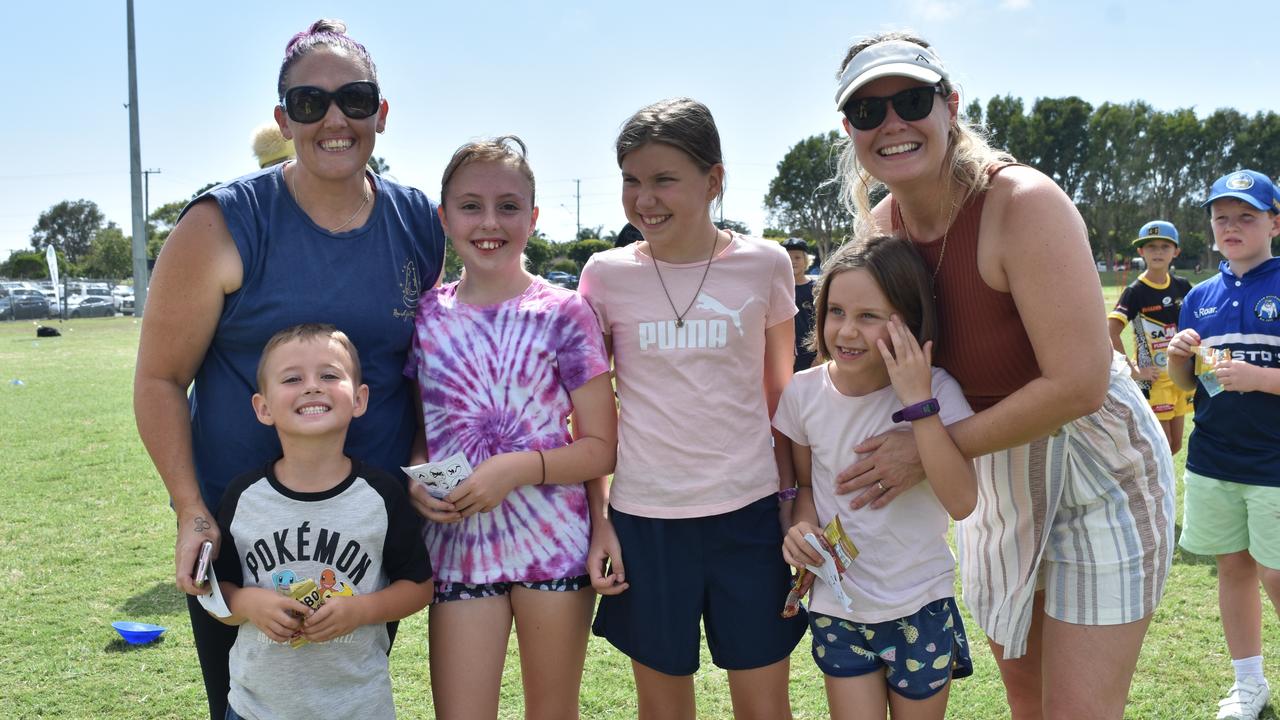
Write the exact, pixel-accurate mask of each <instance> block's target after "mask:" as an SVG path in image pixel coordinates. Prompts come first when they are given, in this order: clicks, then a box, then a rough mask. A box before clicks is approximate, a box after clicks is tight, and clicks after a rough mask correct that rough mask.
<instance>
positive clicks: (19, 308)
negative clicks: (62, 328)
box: [0, 287, 49, 320]
mask: <svg viewBox="0 0 1280 720" xmlns="http://www.w3.org/2000/svg"><path fill="white" fill-rule="evenodd" d="M47 317H49V301H48V300H46V299H45V297H44V295H43V294H42V293H41V292H40V291H39V290H35V289H32V288H28V287H13V288H3V289H0V319H3V320H27V319H31V318H47Z"/></svg>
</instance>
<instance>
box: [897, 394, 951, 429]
mask: <svg viewBox="0 0 1280 720" xmlns="http://www.w3.org/2000/svg"><path fill="white" fill-rule="evenodd" d="M941 409H942V407H941V406H940V405H938V398H929V399H928V400H922V401H920V402H918V403H916V404H914V405H908V406H906V407H904V408H902V409H901V410H899V411H898V412H896V413H894V414H893V421H894V422H896V423H898V422H902V421H903V420H923V419H925V418H927V417H929V416H930V415H937V414H938V411H939V410H941Z"/></svg>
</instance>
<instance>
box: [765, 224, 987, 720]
mask: <svg viewBox="0 0 1280 720" xmlns="http://www.w3.org/2000/svg"><path fill="white" fill-rule="evenodd" d="M820 288H821V289H820V290H819V292H818V299H817V302H816V303H815V306H814V310H815V319H816V323H815V330H814V339H813V345H814V347H813V349H814V351H815V352H817V354H818V357H819V358H821V359H822V360H824V361H825V362H823V363H822V364H820V365H818V366H817V367H813V368H810V369H808V370H804V371H802V372H800V373H797V374H796V376H795V377H794V378H793V379H792V380H791V384H790V385H788V386H787V389H786V390H785V391H784V392H783V394H782V401H781V403H779V405H778V412H777V414H776V415H774V418H773V424H774V427H776V428H777V429H778V430H780V431H782V433H783V434H784V435H786V437H787V438H790V441H791V442H790V444H791V455H792V461H793V462H794V465H795V475H796V481H797V488H798V491H799V496H798V497H797V498H796V504H795V508H794V513H793V522H794V524H793V525H792V527H791V530H790V531H788V532H787V538H786V541H785V543H784V545H783V554H784V556H785V557H786V558H787V562H789V563H791V564H792V565H794V566H795V567H797V568H803V567H805V566H807V565H813V566H819V565H822V558H821V556H820V555H819V554H818V552H817V551H816V550H815V549H814V548H813V547H812V546H811V545H810V544H809V543H808V542H807V541H806V539H805V536H806V535H810V534H812V535H813V536H814V537H815V539H817V538H822V537H823V530H822V529H823V528H824V527H826V526H827V524H828V523H830V522H831V521H832V520H833V518H840V520H841V523H842V525H843V527H844V529H845V532H846V533H847V534H848V536H849V538H850V539H851V540H852V541H853V543H854V545H855V546H856V547H857V549H858V551H859V552H858V555H857V556H856V557H855V558H854V559H853V562H852V563H851V564H850V565H849V567H848V569H847V570H846V571H845V574H844V577H843V579H842V581H841V583H840V587H839V588H832V587H830V586H828V585H826V583H825V582H816V583H814V588H813V598H812V600H811V602H810V604H809V625H810V627H811V629H812V631H813V659H814V662H816V663H817V665H818V667H819V669H821V670H822V672H823V674H825V675H826V686H827V701H828V703H829V704H830V706H831V717H833V718H858V717H881V718H882V717H884V716H885V713H886V711H890V713H891V714H892V715H893V716H894V717H899V716H910V717H913V718H942V717H943V716H944V715H945V714H946V710H947V696H948V694H949V691H950V683H951V679H952V678H953V677H965V676H967V675H971V674H972V673H973V663H972V662H970V659H969V647H968V640H967V638H966V637H965V634H964V625H963V623H962V622H961V620H960V612H959V608H958V607H957V605H956V600H955V598H954V597H953V596H954V594H955V590H954V588H955V564H956V561H955V558H954V557H953V556H952V555H951V549H950V548H949V547H948V546H947V538H946V535H947V524H948V523H947V516H948V514H949V515H950V516H951V517H953V518H955V519H956V520H962V519H964V518H965V517H967V516H968V515H969V513H970V512H972V511H973V507H974V504H975V503H976V502H977V498H978V487H977V482H976V480H975V479H974V473H973V465H972V464H971V463H970V462H969V460H968V459H967V458H965V457H964V455H962V454H961V453H960V451H959V450H958V449H957V448H956V445H955V443H954V442H952V440H951V436H950V435H948V434H947V429H946V427H945V426H946V425H948V424H950V423H953V422H956V421H959V420H963V419H964V418H966V417H969V416H970V415H972V414H973V412H972V411H971V410H970V409H969V404H968V403H967V402H965V399H964V394H963V393H961V392H960V385H959V383H957V382H956V381H955V378H952V377H951V376H950V375H948V374H947V371H945V370H942V369H940V368H934V367H931V366H930V359H931V356H932V350H933V340H932V338H933V336H934V333H935V329H936V321H935V314H934V306H933V299H932V297H931V296H930V294H931V292H932V288H931V287H930V283H929V276H928V273H927V272H926V271H925V268H924V264H923V263H922V262H921V261H920V257H919V256H918V255H916V252H915V250H914V249H913V248H912V247H911V243H910V242H908V241H907V240H903V239H901V238H894V237H874V238H870V239H866V240H861V239H860V240H854V241H852V242H850V243H848V244H846V245H845V246H844V247H842V248H840V250H839V251H837V252H836V253H835V254H834V255H832V256H831V257H830V258H828V259H827V261H826V263H824V266H823V270H822V280H821V281H820ZM921 343H923V347H921ZM902 423H907V424H909V425H910V426H911V430H912V432H913V433H914V434H915V440H916V444H917V446H919V448H920V458H921V460H922V462H923V463H924V469H925V474H926V475H927V476H928V477H927V480H928V481H927V482H924V483H920V484H919V485H916V486H915V487H913V488H911V489H910V490H908V491H907V492H904V493H903V494H902V496H901V497H899V498H898V499H897V500H895V501H894V502H893V503H891V504H889V505H888V506H886V507H883V508H873V507H863V508H860V509H858V510H853V509H852V508H851V507H850V506H849V501H848V499H847V498H846V497H845V496H842V495H837V494H836V475H837V474H838V473H839V472H840V470H842V469H843V468H844V467H846V466H847V465H848V464H849V463H850V462H851V461H852V460H853V459H854V457H855V453H854V451H853V448H855V447H857V446H858V444H859V443H861V442H863V441H864V440H866V439H867V438H869V437H871V436H873V435H877V434H879V433H882V432H886V431H888V430H891V429H893V428H894V427H902ZM819 542H820V543H821V542H823V541H819ZM809 577H813V576H812V575H810V576H809ZM837 590H838V591H839V592H837Z"/></svg>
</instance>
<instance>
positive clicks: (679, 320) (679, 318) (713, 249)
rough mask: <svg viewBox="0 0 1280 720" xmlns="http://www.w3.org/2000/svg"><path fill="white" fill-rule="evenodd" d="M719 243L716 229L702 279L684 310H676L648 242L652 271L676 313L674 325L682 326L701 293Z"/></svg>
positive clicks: (656, 257)
mask: <svg viewBox="0 0 1280 720" xmlns="http://www.w3.org/2000/svg"><path fill="white" fill-rule="evenodd" d="M719 244H720V231H719V230H716V235H715V237H714V238H712V239H711V254H710V255H708V256H707V264H706V266H705V267H703V268H702V279H701V280H699V281H698V289H697V290H694V291H693V299H692V300H690V301H689V304H688V305H686V306H685V308H684V312H680V311H679V310H676V304H675V301H674V300H672V299H671V292H670V291H669V290H667V283H666V281H665V280H663V279H662V271H661V270H659V269H658V256H657V255H655V254H654V253H653V243H649V259H650V260H653V271H654V272H656V273H658V282H659V283H660V284H661V285H662V294H663V295H666V296H667V304H668V305H670V306H671V312H673V313H675V314H676V327H677V328H682V327H684V318H685V316H686V315H688V314H689V311H690V310H692V309H693V304H694V303H695V302H697V301H698V295H700V294H701V293H702V285H703V283H705V282H706V281H707V274H708V273H710V272H711V261H712V260H713V259H714V258H715V256H716V245H719Z"/></svg>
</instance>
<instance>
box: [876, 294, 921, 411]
mask: <svg viewBox="0 0 1280 720" xmlns="http://www.w3.org/2000/svg"><path fill="white" fill-rule="evenodd" d="M887 329H888V331H889V341H890V343H892V347H888V346H886V345H885V342H884V340H882V339H880V340H876V345H877V346H878V347H879V350H880V356H881V357H882V358H884V366H885V368H886V369H887V370H888V371H889V382H890V383H892V384H893V392H894V394H896V395H897V396H898V400H900V401H902V404H903V405H913V404H915V403H918V402H923V401H925V400H928V399H929V398H931V397H933V370H932V362H933V341H932V340H931V341H929V342H926V343H925V344H924V347H923V348H922V347H920V343H918V342H916V338H915V336H914V335H912V334H911V331H910V330H909V329H908V328H907V326H906V325H904V324H903V323H902V319H901V318H899V317H898V316H897V315H894V316H893V317H891V318H889V324H888V326H887ZM890 350H892V352H890Z"/></svg>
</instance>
